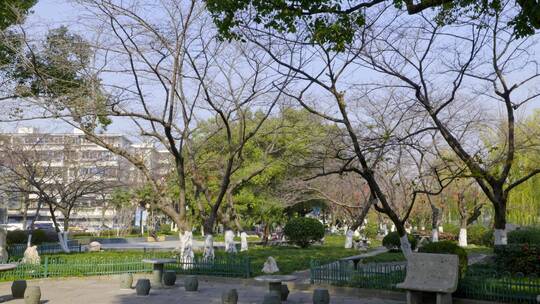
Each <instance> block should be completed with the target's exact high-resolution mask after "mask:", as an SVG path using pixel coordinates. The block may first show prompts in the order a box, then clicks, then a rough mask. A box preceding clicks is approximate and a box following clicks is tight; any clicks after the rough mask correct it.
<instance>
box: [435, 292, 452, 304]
mask: <svg viewBox="0 0 540 304" xmlns="http://www.w3.org/2000/svg"><path fill="white" fill-rule="evenodd" d="M437 304H452V294H451V293H439V292H438V293H437Z"/></svg>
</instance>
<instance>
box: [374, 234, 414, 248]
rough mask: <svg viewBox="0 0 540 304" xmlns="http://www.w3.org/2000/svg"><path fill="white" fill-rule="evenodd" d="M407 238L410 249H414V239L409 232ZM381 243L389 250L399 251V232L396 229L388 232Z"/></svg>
mask: <svg viewBox="0 0 540 304" xmlns="http://www.w3.org/2000/svg"><path fill="white" fill-rule="evenodd" d="M407 238H408V239H409V243H411V249H412V250H414V249H416V244H417V241H416V239H415V238H414V237H413V236H412V235H410V234H408V235H407ZM382 244H383V246H384V247H386V248H387V249H388V250H390V251H399V250H400V248H401V242H400V241H399V234H398V233H397V231H394V232H390V233H388V234H387V235H386V236H385V237H384V238H383V240H382Z"/></svg>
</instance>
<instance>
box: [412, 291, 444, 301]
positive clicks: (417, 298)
mask: <svg viewBox="0 0 540 304" xmlns="http://www.w3.org/2000/svg"><path fill="white" fill-rule="evenodd" d="M407 304H422V292H421V291H412V290H407ZM437 304H439V302H437Z"/></svg>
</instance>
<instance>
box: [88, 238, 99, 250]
mask: <svg viewBox="0 0 540 304" xmlns="http://www.w3.org/2000/svg"><path fill="white" fill-rule="evenodd" d="M88 251H89V252H98V251H101V244H100V243H99V242H96V241H93V242H91V243H90V244H88Z"/></svg>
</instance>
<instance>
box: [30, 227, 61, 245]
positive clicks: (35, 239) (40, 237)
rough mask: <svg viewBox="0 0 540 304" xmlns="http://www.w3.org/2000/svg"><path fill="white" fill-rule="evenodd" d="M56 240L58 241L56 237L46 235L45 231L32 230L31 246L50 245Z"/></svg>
mask: <svg viewBox="0 0 540 304" xmlns="http://www.w3.org/2000/svg"><path fill="white" fill-rule="evenodd" d="M57 240H58V239H57V236H56V235H51V234H47V233H46V232H45V231H43V230H40V229H38V230H34V231H33V232H32V244H33V245H39V244H41V243H52V242H56V241H57Z"/></svg>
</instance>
